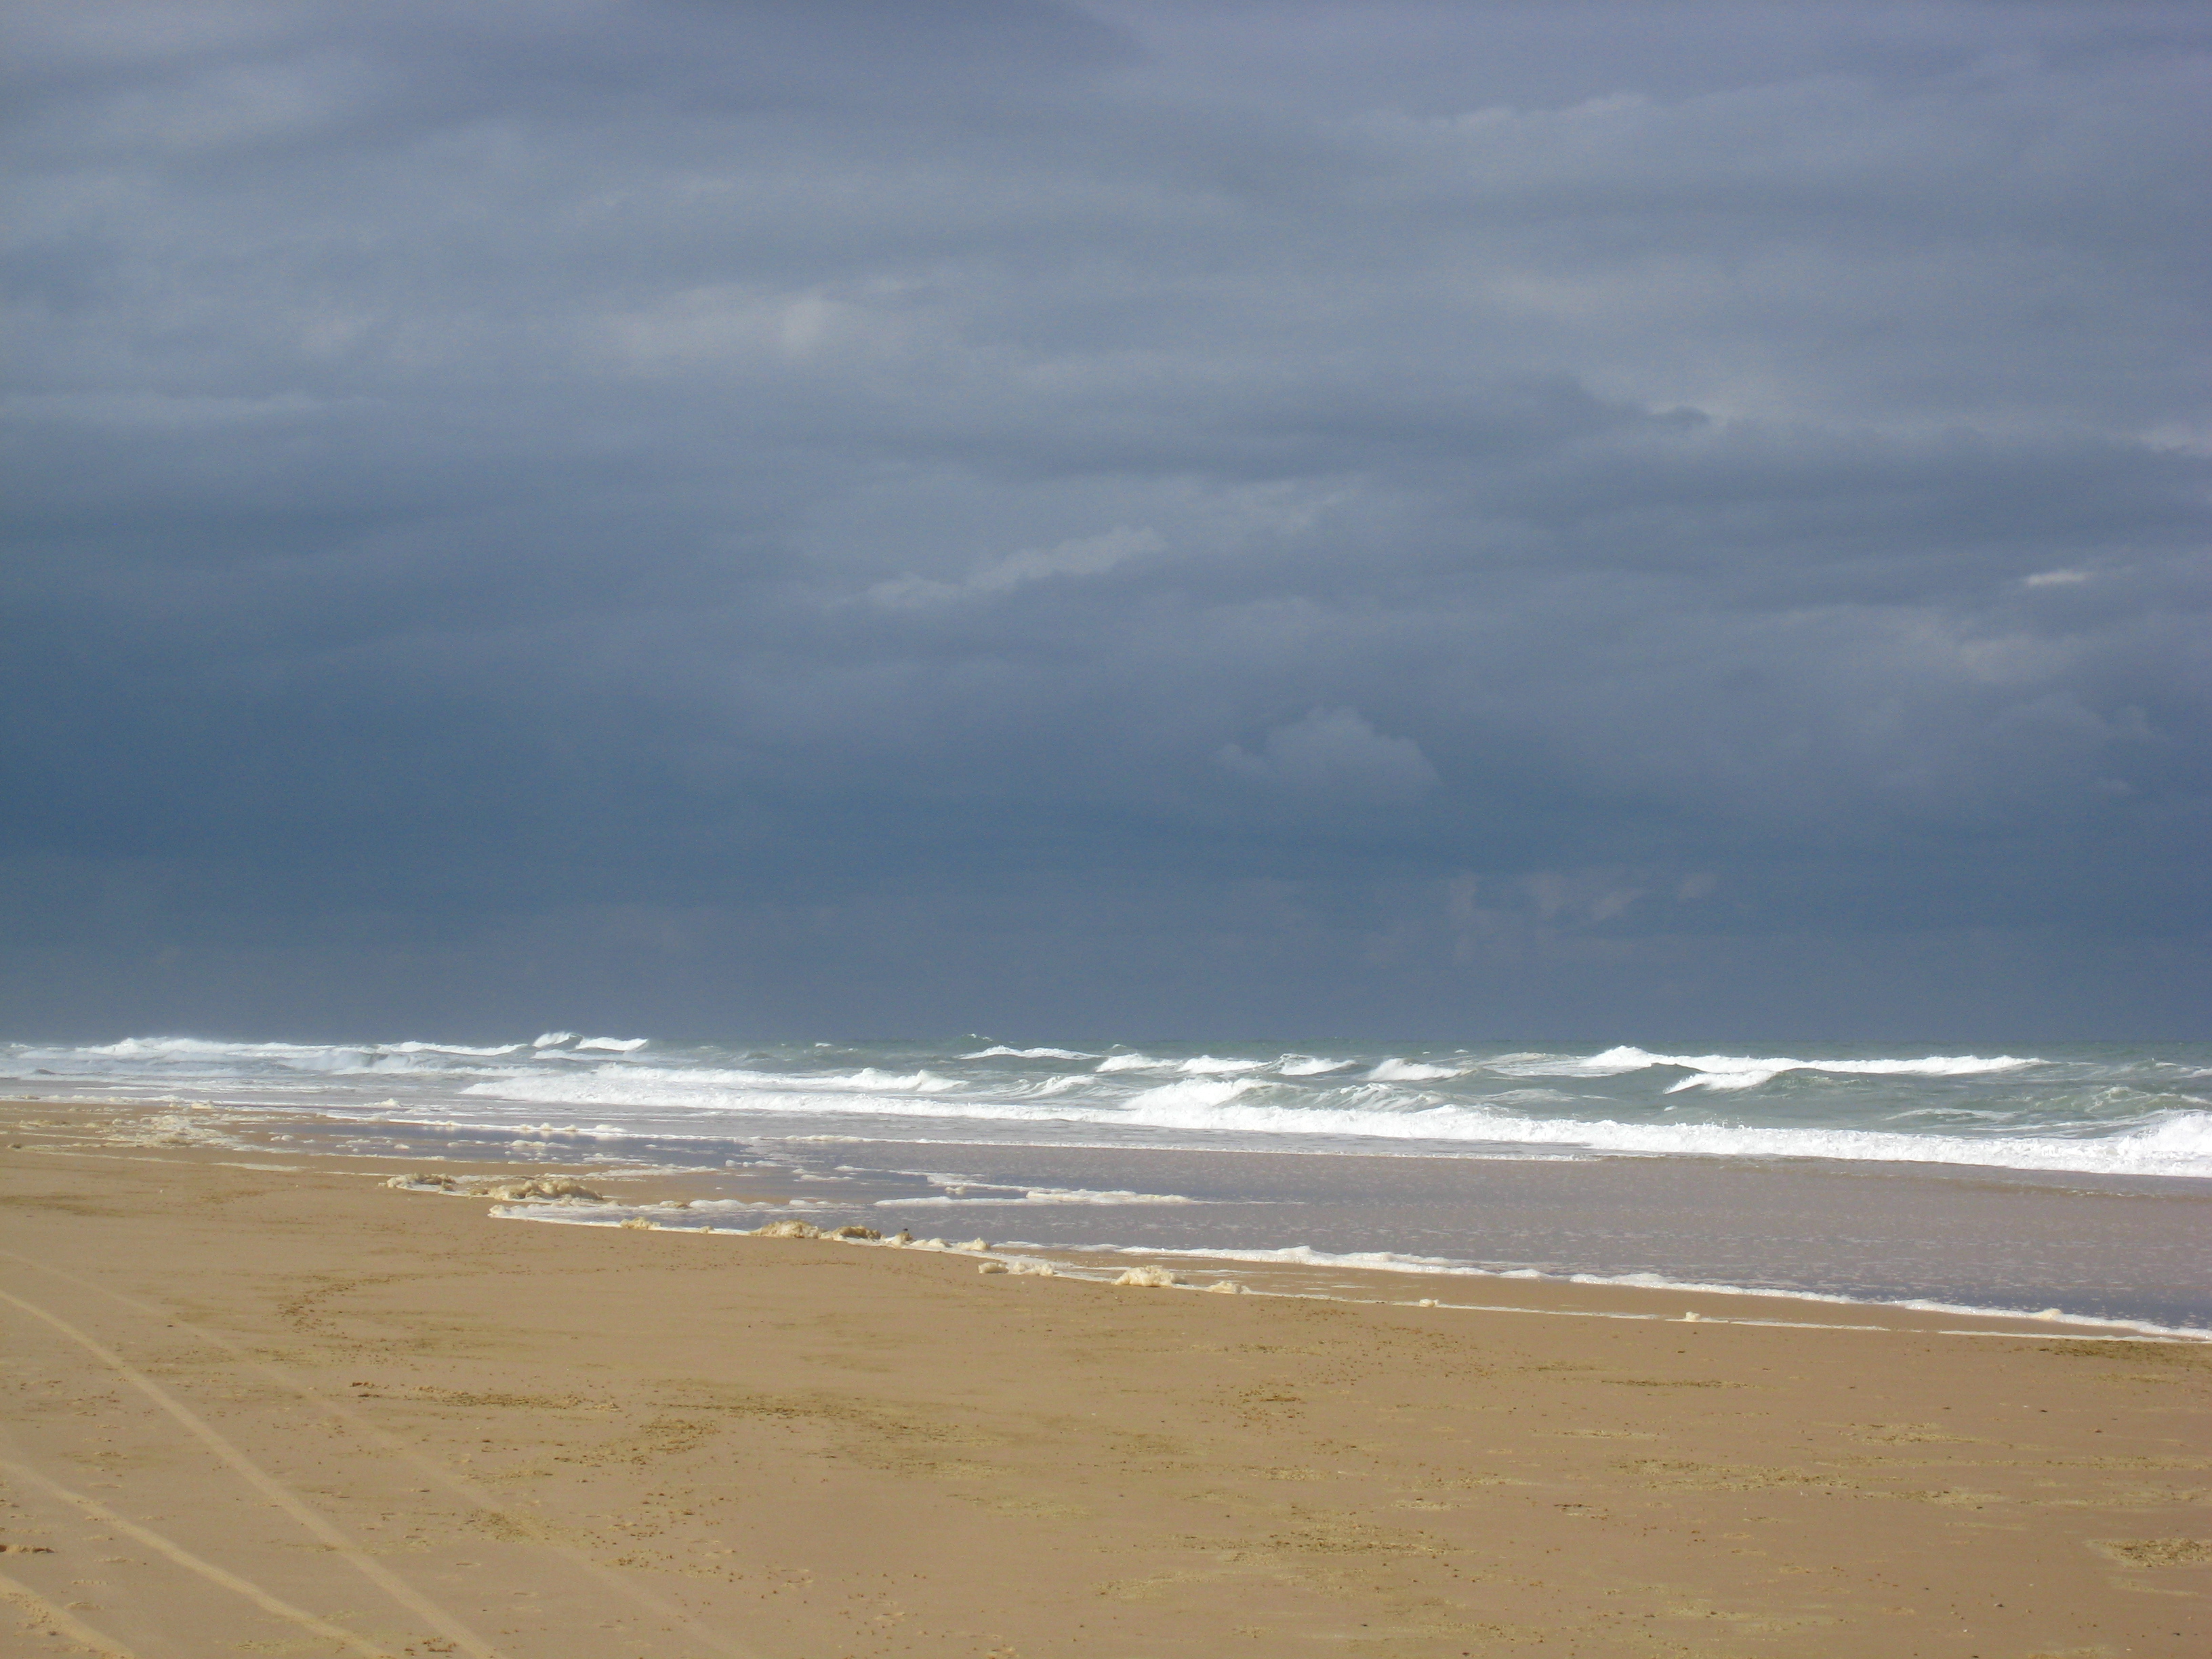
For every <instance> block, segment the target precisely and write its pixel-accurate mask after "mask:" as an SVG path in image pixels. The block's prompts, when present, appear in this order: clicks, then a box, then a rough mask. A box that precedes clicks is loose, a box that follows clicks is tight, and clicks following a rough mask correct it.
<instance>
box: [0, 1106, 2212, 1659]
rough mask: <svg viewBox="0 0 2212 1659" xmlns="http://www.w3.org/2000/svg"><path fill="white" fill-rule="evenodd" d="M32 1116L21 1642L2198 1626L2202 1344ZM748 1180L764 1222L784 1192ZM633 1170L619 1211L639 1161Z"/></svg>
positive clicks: (715, 1645) (20, 1247)
mask: <svg viewBox="0 0 2212 1659" xmlns="http://www.w3.org/2000/svg"><path fill="white" fill-rule="evenodd" d="M58 1113H59V1109H58V1107H57V1106H56V1104H55V1103H49V1102H40V1103H34V1104H32V1105H27V1106H15V1107H9V1106H4V1105H0V1114H5V1115H6V1117H7V1120H8V1129H7V1140H8V1142H9V1146H8V1149H7V1151H6V1152H5V1154H4V1158H0V1276H4V1282H5V1285H6V1292H5V1293H6V1297H7V1299H6V1300H5V1301H0V1320H4V1322H5V1323H4V1328H5V1329H6V1330H7V1332H8V1334H9V1363H8V1367H7V1370H6V1373H5V1375H6V1377H7V1382H8V1385H9V1389H10V1391H11V1398H12V1400H13V1401H14V1405H13V1408H12V1409H11V1410H10V1411H9V1413H7V1424H6V1433H5V1444H4V1446H0V1462H4V1463H5V1466H6V1467H5V1468H0V1493H4V1496H5V1498H6V1507H5V1508H4V1509H0V1545H4V1546H5V1547H6V1553H4V1554H0V1601H5V1602H6V1604H7V1605H6V1606H5V1607H0V1628H6V1627H7V1624H6V1621H10V1620H12V1621H15V1623H16V1624H17V1625H19V1626H20V1627H21V1629H23V1630H25V1631H27V1632H28V1631H40V1630H42V1631H46V1632H51V1633H50V1634H48V1635H47V1636H46V1637H44V1638H40V1639H41V1641H42V1644H43V1645H44V1646H45V1647H46V1648H48V1649H51V1650H55V1651H61V1652H67V1651H70V1650H72V1646H73V1647H74V1649H75V1650H77V1651H82V1652H106V1653H111V1654H119V1655H127V1656H129V1659H194V1656H197V1655H201V1654H204V1653H206V1652H210V1651H214V1650H218V1649H220V1648H227V1647H228V1646H230V1645H234V1644H246V1645H248V1646H249V1647H251V1648H252V1649H254V1650H270V1651H274V1650H283V1651H288V1652H293V1653H296V1654H301V1655H303V1656H315V1655H320V1654H324V1653H329V1654H331V1655H337V1654H340V1653H348V1652H351V1653H356V1654H360V1653H368V1654H379V1655H387V1656H392V1659H398V1656H400V1655H402V1654H404V1653H409V1652H416V1653H428V1652H469V1653H474V1654H477V1655H479V1656H490V1655H498V1656H503V1659H569V1656H574V1659H603V1656H609V1655H624V1656H639V1659H691V1656H696V1655H700V1654H709V1653H719V1654H725V1655H729V1654H738V1655H744V1656H750V1659H821V1656H824V1655H838V1656H851V1659H891V1656H906V1655H915V1656H921V1659H939V1656H943V1659H953V1656H962V1659H974V1656H978V1655H983V1654H996V1655H1000V1656H1001V1659H1042V1656H1045V1655H1069V1656H1075V1659H1138V1656H1146V1659H1153V1656H1159V1659H1166V1656H1176V1659H1180V1656H1186V1655H1187V1656H1190V1659H1201V1656H1204V1659H1210V1656H1213V1655H1217V1654H1221V1653H1235V1652H1243V1651H1249V1652H1253V1653H1255V1654H1270V1653H1273V1652H1281V1651H1293V1652H1294V1651H1299V1650H1304V1648H1305V1647H1307V1646H1309V1645H1310V1644H1315V1643H1321V1644H1326V1645H1333V1646H1335V1647H1338V1648H1341V1649H1343V1650H1346V1651H1348V1652H1352V1653H1356V1654H1360V1655H1375V1656H1382V1659H1449V1656H1453V1655H1482V1656H1496V1659H1504V1656H1518V1655H1521V1654H1523V1653H1526V1652H1528V1651H1530V1650H1532V1649H1534V1648H1536V1647H1539V1646H1541V1647H1544V1648H1545V1649H1547V1650H1550V1649H1551V1648H1553V1647H1556V1648H1557V1650H1559V1651H1562V1652H1567V1653H1573V1654H1581V1655H1588V1656H1603V1659H1610V1656H1614V1655H1620V1656H1624V1659H1625V1656H1629V1655H1636V1656H1652V1655H1658V1654H1668V1653H1689V1652H1695V1653H1699V1654H1710V1655H1741V1656H1745V1659H1767V1656H1772V1659H1785V1656H1787V1659H1796V1656H1800V1655H1813V1656H1821V1659H1826V1656H1835V1659H1846V1656H1849V1659H1858V1656H1868V1659H1872V1656H1875V1655H1882V1656H1887V1655H1891V1654H1902V1653H1915V1654H1922V1655H1927V1656H1930V1659H1937V1656H1941V1659H1953V1656H1956V1659H1974V1656H1984V1655H1987V1654H1990V1653H1993V1652H1994V1653H2010V1654H2019V1655H2027V1654H2030V1653H2054V1652H2067V1651H2072V1652H2081V1653H2098V1652H2106V1653H2122V1652H2127V1653H2134V1654H2143V1655H2172V1656H2177V1659H2178V1656H2180V1655H2184V1654H2192V1653H2195V1652H2197V1651H2201V1650H2203V1645H2204V1644H2205V1643H2206V1641H2207V1640H2208V1638H2212V1594H2208V1592H2212V1574H2208V1572H2207V1571H2206V1569H2207V1568H2208V1567H2209V1566H2212V1536H2208V1534H2212V1525H2208V1523H2207V1522H2206V1518H2205V1517H2206V1510H2205V1507H2204V1504H2205V1497H2206V1492H2207V1489H2208V1486H2212V1353H2208V1352H2203V1350H2202V1348H2201V1347H2200V1346H2199V1345H2195V1344H2188V1343H2172V1342H2164V1343H2161V1342H2141V1341H2131V1340H2097V1339H2096V1338H2094V1337H2093V1336H2084V1335H2076V1334H2074V1333H2072V1332H2071V1331H2062V1330H2054V1329H2052V1328H2050V1327H2048V1326H2040V1327H2038V1326H2035V1325H2033V1323H2032V1322H2021V1321H2016V1320H2015V1321H2012V1322H2010V1324H2011V1325H2012V1326H2013V1327H2014V1329H2012V1330H2011V1331H2010V1332H2009V1333H2008V1340H2001V1341H1998V1340H1991V1341H1982V1340H1960V1339H1959V1338H1957V1337H1952V1336H1947V1335H1945V1334H1942V1333H1943V1330H1944V1329H1945V1328H1947V1327H1948V1326H1956V1325H1957V1324H1959V1323H1960V1322H1958V1321H1956V1320H1950V1319H1947V1318H1946V1316H1940V1315H1933V1314H1924V1313H1911V1312H1907V1311H1905V1310H1893V1311H1885V1312H1884V1313H1883V1314H1882V1315H1881V1317H1879V1318H1877V1319H1875V1320H1873V1321H1872V1322H1869V1320H1867V1319H1866V1318H1864V1317H1861V1315H1862V1314H1863V1310H1860V1309H1857V1308H1850V1307H1842V1306H1838V1307H1835V1308H1832V1309H1823V1308H1820V1307H1818V1306H1814V1305H1809V1304H1792V1310H1793V1311H1795V1312H1797V1313H1799V1314H1802V1315H1804V1316H1803V1317H1798V1318H1792V1319H1787V1320H1783V1321H1778V1322H1772V1323H1765V1324H1759V1323H1753V1322H1749V1321H1747V1320H1745V1319H1741V1318H1732V1317H1729V1315H1730V1314H1731V1313H1737V1314H1740V1313H1741V1312H1743V1311H1744V1309H1743V1307H1742V1302H1741V1298H1721V1297H1704V1296H1700V1295H1698V1294H1696V1293H1686V1292H1677V1291H1653V1290H1649V1289H1641V1288H1636V1287H1624V1286H1601V1285H1572V1284H1561V1283H1558V1282H1553V1281H1534V1280H1515V1281H1507V1282H1506V1285H1505V1287H1504V1288H1503V1289H1501V1290H1500V1291H1499V1293H1498V1296H1497V1297H1496V1298H1495V1302H1496V1305H1495V1306H1494V1307H1488V1308H1482V1309H1468V1308H1460V1307H1449V1306H1423V1305H1420V1303H1421V1301H1423V1300H1429V1301H1441V1300H1442V1298H1437V1297H1414V1296H1409V1295H1408V1294H1407V1292H1408V1291H1409V1290H1411V1289H1420V1290H1425V1289H1427V1288H1429V1285H1428V1284H1427V1283H1426V1282H1420V1281H1417V1282H1416V1285H1413V1286H1409V1285H1408V1284H1407V1280H1406V1279H1405V1278H1404V1277H1403V1276H1401V1275H1391V1274H1385V1273H1374V1272H1372V1271H1367V1272H1362V1271H1358V1270H1353V1269H1347V1268H1343V1267H1321V1268H1316V1267H1297V1266H1296V1265H1295V1264H1281V1263H1277V1264H1250V1263H1229V1264H1225V1265H1224V1267H1223V1268H1222V1271H1223V1272H1228V1271H1232V1270H1233V1272H1234V1273H1235V1276H1236V1277H1237V1278H1238V1279H1244V1280H1246V1281H1247V1282H1248V1283H1249V1284H1250V1285H1252V1288H1253V1290H1254V1291H1256V1292H1261V1293H1255V1294H1248V1295H1241V1296H1231V1295H1216V1294H1206V1293H1195V1294H1176V1293H1175V1292H1173V1291H1164V1290H1160V1289H1152V1288H1143V1287H1133V1286H1117V1285H1110V1284H1105V1283H1101V1282H1099V1280H1098V1279H1096V1278H1089V1277H1078V1276H1077V1275H1076V1273H1073V1272H1069V1273H1057V1274H1055V1275H1054V1276H1051V1277H1046V1276H1042V1275H1036V1274H1026V1273H999V1274H995V1275H994V1274H987V1273H978V1272H977V1271H976V1269H977V1267H978V1265H979V1262H978V1261H977V1260H976V1259H974V1258H973V1257H970V1256H963V1255H959V1254H957V1253H955V1252H951V1251H933V1250H927V1249H910V1248H909V1249H886V1248H881V1247H855V1246H852V1245H839V1244H836V1243H829V1242H825V1241H822V1240H817V1239H805V1238H783V1239H778V1238H763V1237H757V1236H738V1235H736V1234H734V1233H731V1232H727V1231H715V1232H714V1233H712V1234H710V1235H708V1236H706V1237H694V1236H692V1235H694V1234H696V1233H699V1232H701V1231H702V1230H700V1229H696V1228H684V1227H673V1228H655V1227H652V1226H630V1227H623V1226H620V1225H596V1226H516V1225H492V1223H493V1222H494V1221H495V1219H497V1218H496V1217H495V1215H494V1214H493V1213H492V1212H494V1211H495V1209H496V1208H497V1207H499V1206H500V1203H501V1200H497V1199H493V1198H478V1199H476V1200H466V1201H460V1202H453V1201H446V1200H443V1199H440V1200H436V1201H434V1200H433V1199H432V1197H431V1196H430V1195H428V1194H423V1193H421V1192H409V1191H398V1190H393V1189H392V1188H389V1187H387V1186H386V1185H384V1184H383V1183H384V1182H386V1181H387V1180H389V1179H391V1178H392V1177H393V1176H400V1177H403V1178H404V1176H407V1175H408V1174H410V1172H411V1171H410V1167H409V1166H410V1164H411V1163H413V1162H415V1161H416V1160H414V1159H410V1158H406V1157H404V1156H403V1157H386V1158H348V1159H345V1160H343V1166H341V1164H340V1161H339V1160H336V1159H329V1158H314V1159H301V1160H299V1161H297V1162H296V1163H295V1164H293V1165H292V1166H291V1167H283V1162H284V1161H283V1159H281V1158H278V1157H276V1156H274V1155H269V1154H262V1153H251V1154H245V1155H241V1154H240V1153H239V1152H236V1151H235V1150H234V1149H231V1148H228V1147H225V1148H206V1147H194V1146H189V1145H186V1146H175V1145H169V1146H125V1145H118V1144H114V1143H112V1142H109V1143H106V1144H102V1145H100V1146H88V1145H87V1144H86V1143H85V1141H84V1140H82V1139H76V1136H77V1135H80V1134H84V1135H89V1134H91V1133H96V1132H97V1131H98V1129H99V1127H100V1125H99V1123H98V1122H97V1121H94V1120H95V1119H96V1118H97V1117H98V1116H99V1114H98V1113H94V1112H84V1113H78V1112H72V1113H70V1116H71V1118H73V1119H74V1120H76V1121H75V1122H74V1123H73V1124H72V1125H70V1127H69V1131H68V1137H67V1139H64V1135H63V1133H62V1132H61V1131H60V1130H58V1129H55V1130H48V1129H42V1128H41V1127H38V1126H37V1125H35V1124H33V1123H29V1122H26V1121H24V1120H26V1119H29V1118H33V1117H46V1118H52V1117H53V1116H55V1115H58ZM41 1141H43V1142H44V1143H45V1144H46V1145H49V1146H52V1148H53V1150H54V1151H55V1152H66V1153H69V1154H70V1155H69V1156H52V1155H49V1154H44V1153H41V1152H40V1150H39V1145H38V1143H40V1142H41ZM554 1167H555V1166H552V1165H550V1164H549V1165H543V1166H534V1170H544V1171H545V1172H547V1173H550V1172H551V1170H553V1168H554ZM568 1168H570V1169H572V1170H574V1171H575V1172H576V1173H577V1174H578V1175H579V1176H580V1178H581V1179H583V1180H584V1181H586V1182H590V1183H592V1184H598V1183H599V1182H604V1181H606V1180H607V1178H608V1172H607V1171H606V1170H604V1169H590V1168H584V1167H580V1166H568ZM439 1173H441V1174H445V1175H452V1176H456V1177H467V1176H480V1177H483V1178H484V1179H486V1180H488V1181H490V1180H501V1179H507V1180H511V1179H513V1178H515V1177H517V1176H519V1175H520V1174H521V1173H522V1171H521V1170H520V1169H519V1167H518V1166H517V1165H516V1164H513V1163H512V1162H496V1161H487V1162H482V1163H477V1164H441V1165H440V1166H439ZM719 1178H720V1180H722V1181H723V1182H725V1183H726V1184H737V1183H735V1182H732V1176H731V1172H723V1175H722V1176H720V1177H719ZM754 1178H755V1180H756V1181H757V1182H758V1183H759V1185H758V1187H757V1191H756V1192H755V1194H754V1196H755V1197H757V1199H759V1200H763V1202H761V1203H760V1205H759V1206H758V1207H759V1210H760V1212H761V1214H762V1216H763V1218H767V1217H769V1216H772V1215H775V1214H776V1213H778V1212H781V1213H784V1214H789V1213H791V1211H790V1210H789V1208H788V1206H782V1205H777V1204H774V1203H770V1202H767V1201H765V1200H773V1199H775V1198H777V1197H780V1196H781V1197H788V1196H790V1195H791V1192H790V1189H789V1188H786V1189H784V1190H783V1191H782V1192H781V1193H779V1192H775V1191H771V1190H769V1188H768V1186H767V1184H766V1177H765V1176H756V1177H754ZM610 1184H611V1183H610ZM634 1184H635V1186H636V1187H637V1188H639V1189H640V1190H638V1191H637V1192H636V1193H635V1194H634V1196H635V1198H636V1199H637V1200H639V1201H640V1202H639V1204H638V1205H626V1206H623V1207H624V1208H625V1209H626V1210H628V1209H635V1208H639V1207H641V1206H642V1204H643V1203H644V1202H645V1201H646V1200H651V1201H653V1202H655V1203H658V1202H661V1201H664V1200H665V1196H666V1195H670V1194H680V1193H681V1192H682V1191H683V1190H684V1181H683V1180H682V1178H680V1177H677V1176H653V1177H641V1178H639V1179H638V1180H637V1181H636V1182H635V1183H634ZM625 1196H626V1197H628V1196H633V1194H625ZM665 1213H666V1214H668V1215H669V1216H670V1217H671V1218H673V1217H676V1216H678V1215H680V1214H681V1212H680V1211H676V1210H669V1211H667V1212H665ZM998 1254H1000V1255H1010V1254H1012V1252H1006V1251H1001V1252H999V1253H998ZM1071 1265H1073V1264H1071ZM1092 1265H1094V1266H1095V1265H1096V1264H1095V1263H1094V1264H1092ZM1119 1265H1120V1259H1116V1261H1115V1266H1116V1267H1118V1266H1119ZM1179 1265H1181V1267H1182V1268H1183V1270H1184V1271H1185V1273H1187V1274H1188V1276H1189V1277H1191V1278H1193V1279H1196V1278H1198V1277H1199V1276H1200V1275H1199V1270H1198V1267H1197V1265H1196V1264H1195V1263H1184V1264H1179ZM1489 1291H1490V1287H1489V1286H1488V1285H1486V1287H1485V1295H1486V1297H1488V1295H1489ZM1270 1292H1272V1293H1270ZM1686 1312H1694V1313H1698V1314H1699V1319H1698V1320H1696V1321H1688V1322H1686V1321H1684V1320H1682V1319H1681V1317H1680V1316H1681V1315H1682V1314H1684V1313H1686ZM1531 1315H1543V1316H1542V1317H1532V1316H1531ZM1971 1323H1972V1325H1973V1326H1974V1327H1975V1328H1978V1329H1982V1328H1995V1327H1997V1326H2002V1325H2004V1324H2006V1323H2007V1322H2005V1321H2003V1320H2002V1319H1997V1320H1976V1321H1973V1322H1971ZM2023 1326H2024V1327H2025V1328H2021V1327H2023ZM133 1379H136V1380H135V1381H134V1380H133ZM88 1506H89V1507H88ZM317 1528H320V1529H321V1530H319V1531H318V1530H317ZM134 1529H135V1530H134ZM191 1563H197V1564H198V1565H197V1566H194V1565H191ZM210 1570H211V1571H210ZM211 1573H212V1575H213V1576H211ZM226 1576H227V1577H226ZM240 1586H244V1587H245V1588H244V1589H240ZM318 1621H319V1622H318ZM179 1632H184V1634H183V1636H182V1637H181V1638H180V1637H179ZM441 1644H444V1645H441Z"/></svg>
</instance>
